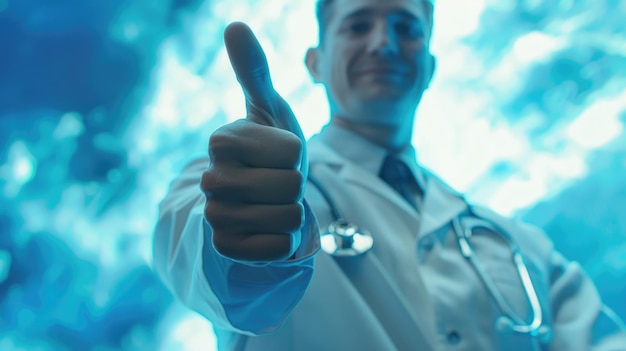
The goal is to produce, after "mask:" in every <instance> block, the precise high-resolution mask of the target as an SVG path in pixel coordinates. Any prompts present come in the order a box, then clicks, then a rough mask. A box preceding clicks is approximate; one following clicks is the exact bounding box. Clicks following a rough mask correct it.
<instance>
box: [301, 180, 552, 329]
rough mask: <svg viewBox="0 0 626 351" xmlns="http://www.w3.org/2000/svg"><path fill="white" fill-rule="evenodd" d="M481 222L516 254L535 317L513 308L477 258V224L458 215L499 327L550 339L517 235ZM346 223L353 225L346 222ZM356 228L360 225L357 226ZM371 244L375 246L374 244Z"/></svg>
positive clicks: (460, 236) (456, 227) (464, 249)
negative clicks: (473, 238)
mask: <svg viewBox="0 0 626 351" xmlns="http://www.w3.org/2000/svg"><path fill="white" fill-rule="evenodd" d="M308 180H309V182H311V184H312V185H313V186H314V187H315V188H316V189H317V190H318V191H319V193H320V194H321V195H322V197H323V198H324V200H325V201H326V203H327V204H328V207H329V210H330V212H331V216H332V218H333V220H334V222H333V223H337V222H340V221H344V222H345V218H344V217H343V215H342V214H341V213H340V211H339V209H338V207H337V205H336V203H335V202H334V201H333V199H332V197H331V196H330V194H329V193H328V191H327V190H326V188H325V187H324V186H323V185H322V184H321V183H320V181H319V180H318V179H317V178H315V177H313V176H312V175H311V174H309V176H308ZM463 201H464V202H465V203H466V204H467V208H468V210H467V211H466V212H467V214H468V215H469V216H471V217H473V218H476V219H479V218H480V217H478V216H477V215H476V213H475V212H474V211H473V209H472V207H471V206H470V205H469V203H468V202H467V201H466V200H465V199H464V198H463ZM481 222H485V223H488V224H489V225H487V226H486V227H487V228H490V227H493V228H490V229H493V232H494V233H497V234H499V236H500V237H501V239H502V240H504V241H505V242H506V243H507V245H508V246H509V248H510V251H511V254H512V263H513V264H514V265H515V267H516V270H517V272H518V275H519V278H520V280H521V283H522V287H523V289H524V293H525V295H526V298H527V300H528V302H529V304H530V307H531V313H532V320H531V322H530V323H526V322H525V321H524V320H523V319H522V318H521V317H519V316H517V314H516V313H515V312H514V311H513V308H512V307H511V306H510V304H509V303H508V302H507V300H506V299H505V298H504V296H503V295H502V293H501V292H500V291H499V289H498V288H497V287H496V285H495V283H494V282H493V280H492V279H491V278H490V276H489V275H488V274H487V272H486V271H485V268H484V266H483V265H482V264H481V263H480V262H479V261H478V259H477V258H476V254H475V252H474V249H473V248H472V245H471V244H470V242H469V238H470V237H471V236H472V230H473V229H474V228H476V227H477V226H473V227H464V226H463V224H462V223H461V216H460V215H459V216H456V217H455V218H454V219H453V220H452V229H453V231H454V233H455V235H456V236H457V242H458V245H459V250H460V252H461V255H462V256H463V257H465V258H466V259H467V261H468V262H469V263H470V265H471V266H472V267H473V269H474V270H475V271H476V273H477V275H478V276H479V278H480V280H481V281H482V283H483V285H484V286H485V288H486V290H487V292H488V293H489V295H490V296H491V297H492V300H493V301H494V302H495V304H496V306H497V307H498V309H499V310H500V312H501V313H502V315H501V316H500V317H499V318H498V319H497V320H496V329H497V330H499V331H501V332H503V331H505V330H510V331H513V332H516V333H520V334H529V335H532V336H538V337H540V339H546V338H547V337H548V336H549V329H548V328H547V327H546V326H543V313H542V309H541V303H540V301H539V298H538V296H537V292H536V290H535V288H534V285H533V283H532V279H531V277H530V274H529V272H528V269H527V267H526V264H525V262H524V259H523V257H522V254H521V252H520V250H519V247H518V246H517V244H516V243H515V242H514V240H513V238H512V237H510V236H509V235H508V234H507V232H506V231H504V230H503V229H502V228H499V227H498V226H497V225H496V224H495V223H493V222H491V221H489V222H487V221H486V220H481ZM346 224H349V223H348V222H346ZM355 228H358V227H356V226H355ZM370 247H371V245H370ZM329 254H331V255H333V256H336V254H335V253H334V252H329Z"/></svg>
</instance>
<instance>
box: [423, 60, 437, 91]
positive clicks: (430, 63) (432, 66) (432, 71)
mask: <svg viewBox="0 0 626 351" xmlns="http://www.w3.org/2000/svg"><path fill="white" fill-rule="evenodd" d="M426 60H428V66H429V70H428V72H426V74H428V77H427V81H426V89H428V87H429V86H430V82H431V81H432V80H433V76H434V75H435V69H436V68H437V59H436V58H435V56H433V54H432V53H430V52H428V57H427V58H426Z"/></svg>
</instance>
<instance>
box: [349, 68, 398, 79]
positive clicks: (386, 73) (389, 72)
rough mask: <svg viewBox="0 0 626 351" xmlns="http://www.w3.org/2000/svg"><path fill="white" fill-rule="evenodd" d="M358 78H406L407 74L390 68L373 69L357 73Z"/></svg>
mask: <svg viewBox="0 0 626 351" xmlns="http://www.w3.org/2000/svg"><path fill="white" fill-rule="evenodd" d="M357 75H358V76H375V77H404V76H406V75H407V73H406V72H404V71H400V70H397V69H388V68H372V69H366V70H362V71H360V72H358V73H357Z"/></svg>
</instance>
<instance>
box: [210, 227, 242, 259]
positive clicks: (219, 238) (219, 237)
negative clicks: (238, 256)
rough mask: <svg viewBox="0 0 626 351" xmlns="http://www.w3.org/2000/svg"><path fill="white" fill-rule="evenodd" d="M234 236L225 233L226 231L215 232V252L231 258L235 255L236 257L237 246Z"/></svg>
mask: <svg viewBox="0 0 626 351" xmlns="http://www.w3.org/2000/svg"><path fill="white" fill-rule="evenodd" d="M232 239H233V238H232V235H230V233H228V232H225V231H221V230H214V231H213V239H212V240H213V243H212V244H213V247H214V248H215V250H216V251H217V252H218V253H220V254H222V255H224V256H227V257H231V256H233V255H235V252H236V250H235V246H236V245H234V243H233V240H232Z"/></svg>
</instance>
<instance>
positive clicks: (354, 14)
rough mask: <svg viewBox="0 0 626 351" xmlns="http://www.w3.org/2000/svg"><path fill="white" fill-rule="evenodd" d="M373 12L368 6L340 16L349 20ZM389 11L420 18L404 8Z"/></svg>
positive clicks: (344, 19) (343, 19)
mask: <svg viewBox="0 0 626 351" xmlns="http://www.w3.org/2000/svg"><path fill="white" fill-rule="evenodd" d="M374 13H375V12H374V10H372V9H370V8H364V9H360V10H356V11H353V12H351V13H349V14H347V15H346V16H344V17H343V18H342V20H341V21H342V22H344V21H347V20H351V19H354V18H357V17H366V16H371V15H373V14H374ZM389 13H392V14H395V15H400V16H402V17H408V18H410V19H416V20H421V18H419V17H418V16H417V15H415V14H414V13H412V12H410V11H407V10H406V9H395V10H392V11H389Z"/></svg>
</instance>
